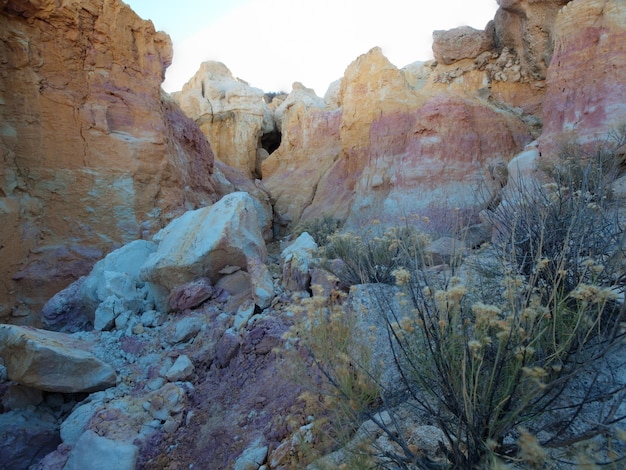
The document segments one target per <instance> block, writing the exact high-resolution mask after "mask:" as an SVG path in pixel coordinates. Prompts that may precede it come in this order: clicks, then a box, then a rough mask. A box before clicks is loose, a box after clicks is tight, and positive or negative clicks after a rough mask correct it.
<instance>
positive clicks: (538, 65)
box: [494, 0, 571, 80]
mask: <svg viewBox="0 0 626 470" xmlns="http://www.w3.org/2000/svg"><path fill="white" fill-rule="evenodd" d="M570 1H571V0H539V1H538V0H498V5H500V8H499V9H498V11H497V12H496V17H495V19H494V27H495V37H496V45H497V46H498V48H499V49H502V48H505V47H506V48H508V49H509V50H511V51H513V52H514V53H515V54H516V55H517V56H518V57H519V59H520V65H521V67H520V72H521V74H522V76H523V77H525V78H527V79H530V80H543V79H545V77H546V70H547V68H548V65H550V59H551V57H552V34H553V27H554V22H555V18H556V15H557V13H558V11H559V10H560V9H561V8H562V7H563V5H566V4H567V3H569V2H570Z"/></svg>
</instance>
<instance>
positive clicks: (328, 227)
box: [293, 214, 341, 246]
mask: <svg viewBox="0 0 626 470" xmlns="http://www.w3.org/2000/svg"><path fill="white" fill-rule="evenodd" d="M340 228H341V220H339V219H336V218H334V217H331V216H330V215H328V214H325V215H322V216H321V217H317V218H315V219H309V220H304V221H301V222H300V223H299V224H298V225H297V226H296V228H295V229H294V231H293V234H294V237H296V238H297V237H298V236H300V235H301V234H302V233H303V232H307V233H308V234H309V235H311V237H313V240H315V243H317V246H325V245H326V244H327V243H328V239H329V238H330V237H331V236H332V235H334V234H335V233H336V232H337V231H338V230H339V229H340Z"/></svg>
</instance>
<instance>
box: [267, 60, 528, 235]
mask: <svg viewBox="0 0 626 470" xmlns="http://www.w3.org/2000/svg"><path fill="white" fill-rule="evenodd" d="M479 52H480V51H479ZM479 52H477V53H479ZM491 55H492V53H490V58H489V59H488V62H489V61H491V62H495V60H496V58H497V57H498V55H497V54H495V53H493V57H492V56H491ZM464 66H467V69H466V70H462V71H461V72H459V74H458V75H456V76H454V77H451V78H450V80H449V81H445V80H441V75H442V73H443V72H442V71H441V70H440V69H439V68H438V67H437V68H435V69H434V70H433V69H432V67H430V68H429V66H428V65H422V66H417V65H416V66H414V67H411V68H408V69H407V70H399V69H398V68H397V67H395V66H394V65H393V64H391V63H390V62H389V61H388V60H387V58H386V57H385V56H384V55H383V54H382V51H381V50H380V49H379V48H374V49H372V50H371V51H369V52H368V53H367V54H364V55H362V56H361V57H359V58H358V59H357V60H355V61H354V62H353V63H352V64H351V65H350V66H349V67H348V68H347V70H346V73H345V75H344V77H343V79H342V82H341V87H340V92H339V96H338V104H339V107H338V108H335V107H333V106H332V102H333V100H328V103H326V105H325V107H322V106H321V105H320V106H318V107H310V106H309V107H307V106H299V107H298V106H296V105H295V104H294V105H293V106H292V107H291V111H290V114H288V115H286V116H287V120H286V117H285V115H283V116H282V121H281V122H282V132H283V134H282V144H281V147H280V148H279V149H278V150H277V151H276V152H274V153H273V154H272V155H271V156H270V157H269V158H268V159H267V160H266V161H265V162H264V164H263V174H264V175H265V176H266V179H264V182H265V183H266V185H267V187H268V189H270V192H271V193H272V195H273V196H274V197H275V198H276V205H275V209H276V212H277V213H278V214H280V215H281V216H283V217H284V218H285V219H286V220H285V222H297V221H298V220H299V219H300V218H304V219H308V218H314V217H319V216H321V215H323V214H330V215H332V216H334V217H337V218H340V219H346V220H347V221H348V225H350V226H353V227H354V226H360V225H362V224H364V223H368V221H370V220H372V219H387V220H389V221H393V220H398V219H399V218H400V217H403V216H407V215H411V214H413V213H415V212H418V213H420V214H421V215H430V216H432V217H431V218H433V220H434V219H439V220H440V221H442V222H443V219H444V218H445V219H448V220H451V219H452V218H453V217H455V216H453V215H451V214H452V213H453V212H452V211H454V209H456V208H460V209H463V210H467V212H468V213H476V212H477V211H479V210H480V208H481V207H483V206H484V203H485V202H486V201H480V200H479V198H477V197H476V193H477V190H478V189H479V188H482V189H484V191H485V194H487V195H488V196H487V197H486V199H489V198H490V197H491V196H490V195H491V194H492V193H493V192H494V191H496V190H497V189H499V185H500V183H501V182H499V181H494V180H493V179H492V178H491V174H490V169H491V168H492V167H493V166H494V165H498V164H499V163H500V162H506V161H508V160H509V159H510V158H512V157H513V156H514V155H515V154H516V153H517V152H518V151H519V150H521V149H522V148H523V146H524V145H525V144H527V143H528V142H530V141H531V140H532V134H531V132H530V130H529V127H528V126H527V125H526V124H525V123H524V122H523V120H522V119H521V118H520V113H522V112H523V111H515V112H514V111H513V110H511V109H510V108H512V106H511V105H508V108H507V106H502V105H499V104H498V103H497V102H496V100H495V99H494V98H493V97H492V96H491V95H490V94H489V93H490V88H489V85H490V81H489V74H490V71H489V70H487V69H486V68H485V67H483V69H482V70H481V69H479V67H477V66H476V65H475V64H474V61H473V60H471V59H469V63H468V62H467V60H466V62H464ZM451 67H452V66H451ZM449 70H453V69H449ZM525 86H527V87H529V86H530V85H529V84H525ZM481 88H486V90H487V93H486V94H484V93H483V95H484V96H481V92H480V89H481ZM293 93H295V90H294V92H293ZM290 96H291V95H290ZM289 101H290V98H287V100H286V101H285V102H289ZM289 122H292V123H294V125H291V126H290V125H289ZM324 132H325V133H326V135H325V136H324V135H323V133H324Z"/></svg>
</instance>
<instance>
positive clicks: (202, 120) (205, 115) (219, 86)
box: [173, 61, 274, 177]
mask: <svg viewBox="0 0 626 470" xmlns="http://www.w3.org/2000/svg"><path fill="white" fill-rule="evenodd" d="M173 96H174V98H175V99H176V100H177V102H178V103H179V104H180V106H181V108H182V109H183V111H185V113H186V114H187V115H188V116H189V117H191V118H192V119H193V120H195V121H196V123H197V124H198V126H199V127H200V129H202V132H203V133H204V134H205V135H206V137H207V138H208V139H209V142H210V143H211V148H212V149H213V152H214V153H215V156H216V157H217V158H219V159H220V160H221V161H222V162H224V163H226V164H227V165H230V166H232V167H234V168H237V169H239V170H241V171H243V172H244V173H245V174H246V175H247V176H248V177H259V176H260V168H258V167H257V151H258V149H259V148H260V147H261V138H262V136H263V134H266V133H270V132H272V131H273V130H274V120H273V118H272V115H271V113H270V111H269V107H268V105H267V103H266V102H265V100H264V99H263V96H264V93H263V91H261V90H259V89H258V88H253V87H251V86H250V85H248V84H247V83H246V82H244V81H242V80H239V79H236V78H235V77H234V76H233V74H232V73H231V71H230V70H228V68H227V67H226V66H225V65H224V64H222V63H221V62H215V61H207V62H203V63H202V65H201V66H200V69H199V70H198V71H197V72H196V74H195V75H194V76H193V77H192V78H191V80H189V81H188V82H187V83H186V84H185V85H184V86H183V89H182V91H180V92H178V93H175V94H174V95H173Z"/></svg>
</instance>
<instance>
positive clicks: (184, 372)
mask: <svg viewBox="0 0 626 470" xmlns="http://www.w3.org/2000/svg"><path fill="white" fill-rule="evenodd" d="M193 370H194V367H193V363H192V362H191V360H190V359H189V358H188V357H187V356H186V355H184V354H183V355H182V356H178V358H177V359H176V361H175V362H174V365H172V367H170V369H169V370H168V371H167V373H166V374H165V377H166V378H167V380H169V381H170V382H176V381H179V380H185V379H187V378H189V376H190V375H191V374H193Z"/></svg>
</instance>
